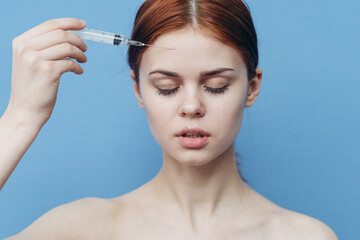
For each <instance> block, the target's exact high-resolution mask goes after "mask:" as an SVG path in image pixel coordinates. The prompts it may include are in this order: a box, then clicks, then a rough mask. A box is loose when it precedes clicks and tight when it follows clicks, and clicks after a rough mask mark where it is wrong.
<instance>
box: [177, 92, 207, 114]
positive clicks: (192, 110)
mask: <svg viewBox="0 0 360 240" xmlns="http://www.w3.org/2000/svg"><path fill="white" fill-rule="evenodd" d="M179 115H180V116H181V117H189V118H196V117H203V116H204V115H205V107H204V105H203V103H202V101H201V97H200V96H199V93H196V92H194V93H191V94H187V95H186V96H184V99H183V101H182V103H181V106H180V109H179Z"/></svg>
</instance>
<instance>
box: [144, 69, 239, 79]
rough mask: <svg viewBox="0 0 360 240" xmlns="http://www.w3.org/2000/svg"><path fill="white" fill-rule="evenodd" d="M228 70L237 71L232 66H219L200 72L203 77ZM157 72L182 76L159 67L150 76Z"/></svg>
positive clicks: (171, 75) (170, 75)
mask: <svg viewBox="0 0 360 240" xmlns="http://www.w3.org/2000/svg"><path fill="white" fill-rule="evenodd" d="M226 71H235V70H234V69H232V68H217V69H214V70H209V71H202V72H201V73H200V77H202V78H203V77H208V76H214V75H217V74H220V73H222V72H226ZM155 73H160V74H162V75H165V76H169V77H177V78H178V77H180V75H179V74H177V73H176V72H170V71H166V70H162V69H157V70H154V71H152V72H150V73H149V76H150V75H151V74H155Z"/></svg>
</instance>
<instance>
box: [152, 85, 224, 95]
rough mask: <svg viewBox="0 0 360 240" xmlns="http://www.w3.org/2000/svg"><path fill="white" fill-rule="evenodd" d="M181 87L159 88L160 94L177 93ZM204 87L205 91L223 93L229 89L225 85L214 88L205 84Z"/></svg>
mask: <svg viewBox="0 0 360 240" xmlns="http://www.w3.org/2000/svg"><path fill="white" fill-rule="evenodd" d="M179 88H180V87H176V88H172V89H161V88H158V94H159V95H164V96H169V95H172V94H175V93H176V92H177V91H178V90H179ZM204 88H205V91H207V92H209V93H211V94H222V93H225V91H226V90H228V89H229V88H228V86H224V87H221V88H212V87H206V86H205V87H204Z"/></svg>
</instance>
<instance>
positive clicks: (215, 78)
mask: <svg viewBox="0 0 360 240" xmlns="http://www.w3.org/2000/svg"><path fill="white" fill-rule="evenodd" d="M154 45H158V46H165V47H172V48H175V50H166V49H160V48H155V47H150V48H148V49H147V50H146V51H145V52H144V54H143V56H142V59H141V64H140V70H139V79H140V80H139V85H138V84H135V89H134V90H135V94H136V96H137V98H138V101H139V105H140V106H141V107H142V108H144V109H145V111H146V114H147V118H148V122H149V125H150V129H151V132H152V134H153V136H154V137H155V139H156V140H157V142H158V143H159V144H160V146H161V147H162V150H163V153H164V157H165V158H173V159H176V160H177V161H179V162H181V163H182V164H185V165H188V166H202V165H205V164H207V163H209V162H211V161H212V160H214V159H216V158H217V157H219V156H221V155H222V154H224V153H225V152H226V151H227V150H229V149H230V147H231V146H232V144H233V143H234V141H235V138H236V136H237V134H238V133H239V130H240V127H241V123H242V119H243V112H244V108H245V107H248V106H251V105H252V104H253V102H254V101H255V99H249V98H248V86H249V82H248V77H247V69H246V66H245V63H244V61H243V59H242V57H241V55H240V54H239V52H238V51H236V50H235V49H233V48H231V47H229V46H226V45H224V44H222V43H220V42H218V41H217V40H215V39H214V38H209V37H207V36H206V35H203V34H202V33H200V32H199V31H196V30H194V29H193V28H190V27H189V28H186V29H183V30H179V31H175V32H172V33H168V34H164V35H162V36H161V37H160V38H158V39H157V40H156V42H155V43H154ZM132 76H133V77H134V74H133V73H132ZM260 80H261V78H260ZM258 85H259V84H258ZM249 90H250V88H249ZM250 91H253V90H250ZM256 96H257V94H256ZM256 96H255V98H256ZM229 151H230V150H229Z"/></svg>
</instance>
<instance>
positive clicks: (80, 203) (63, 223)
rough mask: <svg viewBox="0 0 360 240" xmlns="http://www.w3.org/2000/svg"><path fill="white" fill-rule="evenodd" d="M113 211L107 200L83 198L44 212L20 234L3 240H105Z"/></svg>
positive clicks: (111, 204) (112, 205)
mask: <svg viewBox="0 0 360 240" xmlns="http://www.w3.org/2000/svg"><path fill="white" fill-rule="evenodd" d="M113 210H114V204H113V203H112V201H111V200H107V199H100V198H84V199H81V200H77V201H74V202H71V203H68V204H64V205H61V206H59V207H56V208H54V209H52V210H50V211H48V212H47V213H45V214H44V215H43V216H41V217H40V218H39V219H37V220H36V221H35V222H34V223H32V224H31V225H30V226H29V227H27V228H26V229H25V230H24V231H22V232H20V233H19V234H17V235H15V236H13V237H10V238H8V239H7V240H17V239H22V240H27V239H39V240H40V239H54V240H56V239H82V238H80V237H79V236H80V235H82V237H85V235H88V236H92V237H94V239H95V238H96V237H97V239H106V238H107V237H108V236H107V235H106V234H107V233H109V234H110V231H107V229H108V228H109V227H111V224H109V223H111V222H112V218H113V214H114V211H113ZM100 219H101V220H100ZM99 228H101V229H102V231H101V234H102V235H101V236H99V234H98V231H97V229H99ZM109 230H110V229H109ZM86 239H90V238H86ZM91 239H92V238H91Z"/></svg>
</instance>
